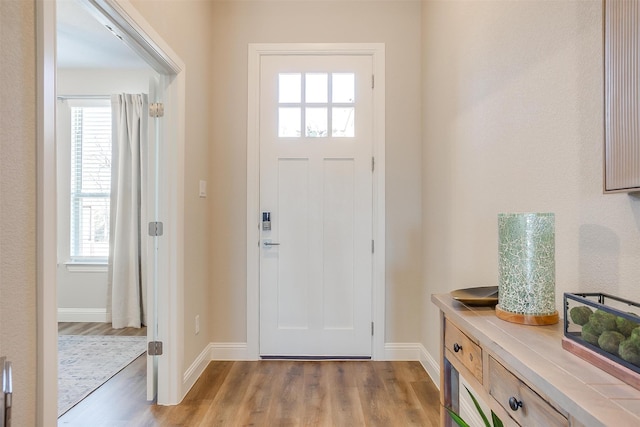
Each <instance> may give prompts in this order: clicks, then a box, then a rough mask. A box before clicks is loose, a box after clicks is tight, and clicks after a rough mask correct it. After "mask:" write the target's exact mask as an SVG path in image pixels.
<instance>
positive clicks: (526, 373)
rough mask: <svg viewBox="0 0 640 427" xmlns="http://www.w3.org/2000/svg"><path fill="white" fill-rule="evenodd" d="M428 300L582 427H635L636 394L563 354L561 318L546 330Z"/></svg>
mask: <svg viewBox="0 0 640 427" xmlns="http://www.w3.org/2000/svg"><path fill="white" fill-rule="evenodd" d="M431 301H432V302H433V303H434V304H435V305H436V306H437V307H438V308H439V309H440V310H441V311H442V312H443V313H444V315H445V316H446V317H448V318H449V319H451V321H453V323H455V324H456V325H457V326H458V327H459V328H460V329H462V330H463V331H464V332H466V333H467V334H468V335H469V336H470V337H473V338H475V340H477V341H478V343H479V344H480V345H481V346H482V348H483V349H484V350H485V351H488V352H489V353H493V354H494V355H496V356H497V357H498V358H499V359H501V360H502V361H504V363H506V364H507V365H509V369H510V370H511V372H512V373H514V374H516V375H517V376H518V377H520V378H521V379H522V380H524V381H525V382H526V383H527V384H529V385H530V386H531V387H532V388H533V389H538V390H542V391H544V394H546V395H547V396H548V398H549V399H550V400H552V401H554V402H556V403H557V404H558V405H560V406H561V407H562V408H564V409H565V410H566V411H567V412H568V413H569V414H571V415H572V416H573V417H574V418H575V419H576V420H577V421H579V422H581V423H582V424H584V425H585V426H589V427H591V426H598V425H602V426H608V425H612V424H616V425H618V426H640V391H638V390H636V389H635V388H633V387H631V386H630V385H628V384H626V383H624V382H622V381H621V380H619V379H617V378H616V377H614V376H612V375H609V374H608V373H606V372H604V371H602V370H601V369H599V368H597V367H595V366H593V365H591V364H590V363H588V362H586V361H585V360H583V359H581V358H579V357H578V356H576V355H574V354H572V353H570V352H569V351H567V350H564V349H563V348H562V336H563V329H562V325H563V319H560V322H558V323H557V324H555V325H549V326H528V325H520V324H516V323H510V322H506V321H504V320H500V319H498V318H497V317H496V316H495V310H494V309H493V308H490V307H471V306H467V305H464V304H462V303H459V302H458V301H455V300H454V299H453V298H452V297H451V295H449V294H434V295H432V296H431ZM441 326H442V325H441Z"/></svg>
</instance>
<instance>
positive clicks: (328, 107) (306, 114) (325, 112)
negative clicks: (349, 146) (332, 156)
mask: <svg viewBox="0 0 640 427" xmlns="http://www.w3.org/2000/svg"><path fill="white" fill-rule="evenodd" d="M278 77H279V78H278V136H279V137H280V138H292V137H293V138H300V137H303V138H323V137H328V136H331V137H338V138H340V137H354V136H355V125H354V123H355V113H356V111H355V96H356V94H355V74H354V73H318V72H309V73H280V74H279V76H278ZM334 81H336V82H337V83H338V85H336V87H335V88H334ZM308 83H309V84H313V83H315V84H314V85H313V86H309V85H308ZM321 85H324V86H325V87H320V86H321ZM298 99H299V100H300V101H299V102H296V100H298ZM334 99H339V100H340V101H341V102H334ZM325 100H326V102H325ZM339 119H341V120H339ZM339 123H340V125H341V127H342V128H341V129H336V128H335V127H334V125H336V126H337V125H338V124H339ZM303 129H304V134H303ZM329 130H331V131H330V132H329Z"/></svg>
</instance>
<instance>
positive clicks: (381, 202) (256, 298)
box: [246, 43, 385, 360]
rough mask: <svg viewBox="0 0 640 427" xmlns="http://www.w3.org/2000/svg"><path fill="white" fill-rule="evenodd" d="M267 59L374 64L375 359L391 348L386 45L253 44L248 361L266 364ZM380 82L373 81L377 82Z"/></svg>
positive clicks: (249, 105) (250, 56) (249, 130)
mask: <svg viewBox="0 0 640 427" xmlns="http://www.w3.org/2000/svg"><path fill="white" fill-rule="evenodd" d="M266 55H367V56H370V57H371V58H372V62H373V74H374V76H375V90H374V92H373V110H372V111H373V117H372V121H373V130H372V135H373V141H372V142H373V143H372V148H373V156H374V157H375V169H374V175H373V230H372V231H373V239H374V241H375V251H374V253H373V263H372V264H373V267H372V303H371V304H372V307H371V313H372V321H373V322H374V324H375V325H376V326H375V328H374V329H373V340H372V348H371V355H372V359H373V360H381V359H383V358H384V354H385V353H384V343H385V340H384V339H385V335H384V333H385V45H384V43H250V44H249V47H248V102H247V348H246V351H247V358H248V359H251V360H257V359H259V358H260V220H261V218H260V139H259V130H260V108H259V100H260V58H261V57H262V56H266ZM373 81H374V80H373V79H372V82H373Z"/></svg>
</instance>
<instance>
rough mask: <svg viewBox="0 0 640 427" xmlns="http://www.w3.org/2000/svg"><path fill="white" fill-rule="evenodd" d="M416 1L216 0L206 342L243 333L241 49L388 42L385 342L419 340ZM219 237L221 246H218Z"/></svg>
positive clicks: (244, 85)
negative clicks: (209, 329)
mask: <svg viewBox="0 0 640 427" xmlns="http://www.w3.org/2000/svg"><path fill="white" fill-rule="evenodd" d="M420 7H421V5H420V2H419V1H220V2H214V15H213V21H212V23H211V27H212V29H213V53H214V61H213V63H212V69H211V72H210V76H211V79H212V81H213V97H212V98H211V100H212V115H211V120H212V124H213V127H212V144H211V157H210V167H211V169H210V170H211V177H212V179H211V181H212V183H213V186H212V191H213V192H214V195H215V199H216V200H217V201H218V202H219V203H218V205H217V206H216V207H215V208H214V209H213V210H212V211H211V218H210V220H211V223H212V224H216V226H215V227H212V228H211V234H210V239H211V250H212V252H211V258H210V260H211V266H212V270H211V275H212V293H211V301H210V306H211V310H212V312H211V313H212V318H211V319H212V328H213V335H212V341H214V342H243V341H245V340H246V316H247V314H246V247H245V246H246V188H247V187H246V186H247V182H246V156H247V150H246V146H247V142H246V138H247V135H246V130H247V46H248V44H249V43H305V42H306V43H311V42H336V43H345V42H353V43H358V42H361V43H367V42H383V43H385V45H386V172H387V174H386V197H387V198H386V219H387V227H386V243H387V251H386V271H387V288H386V297H387V305H386V308H387V322H386V341H387V342H416V341H418V340H419V325H418V324H417V323H416V320H417V318H418V313H419V311H420V309H421V304H420V295H421V283H420V274H421V270H420V261H421V239H420V236H421V222H422V218H421V214H420V210H421V201H420V199H421V192H420V185H421V183H420V177H421V169H420V167H421V164H420V162H421V160H420V157H421V156H420V153H421V145H420V144H421V141H420V92H419V90H418V88H419V87H420ZM220 242H223V244H220Z"/></svg>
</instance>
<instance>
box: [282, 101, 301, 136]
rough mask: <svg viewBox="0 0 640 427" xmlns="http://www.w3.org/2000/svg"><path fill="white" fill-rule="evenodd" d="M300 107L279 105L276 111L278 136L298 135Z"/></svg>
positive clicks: (299, 133) (299, 132)
mask: <svg viewBox="0 0 640 427" xmlns="http://www.w3.org/2000/svg"><path fill="white" fill-rule="evenodd" d="M300 114H301V113H300V108H288V107H281V108H279V111H278V136H279V137H281V138H291V137H299V136H300V135H302V132H301V131H300V123H301V117H300Z"/></svg>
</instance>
